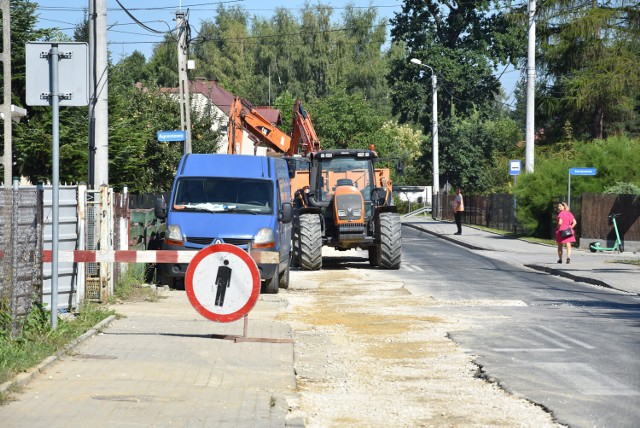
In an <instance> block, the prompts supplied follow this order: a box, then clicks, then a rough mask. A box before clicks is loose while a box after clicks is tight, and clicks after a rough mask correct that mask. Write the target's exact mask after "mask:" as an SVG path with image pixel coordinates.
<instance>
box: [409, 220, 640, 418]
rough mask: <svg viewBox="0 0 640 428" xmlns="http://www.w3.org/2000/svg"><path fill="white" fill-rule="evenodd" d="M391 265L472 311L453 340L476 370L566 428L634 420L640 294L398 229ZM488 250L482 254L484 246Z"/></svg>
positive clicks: (639, 411)
mask: <svg viewBox="0 0 640 428" xmlns="http://www.w3.org/2000/svg"><path fill="white" fill-rule="evenodd" d="M402 233H403V262H402V263H403V264H402V268H401V270H400V271H399V272H398V274H399V275H401V276H402V279H403V280H404V281H406V285H407V288H409V289H410V290H411V291H412V292H413V293H416V294H424V295H430V296H432V297H433V298H434V299H436V300H440V301H443V302H445V304H443V305H442V307H441V308H439V309H438V310H439V311H441V312H442V313H443V315H444V314H452V313H455V314H456V315H457V316H464V317H467V318H471V319H472V320H473V324H474V325H475V326H476V328H474V329H473V330H471V331H469V330H466V331H461V332H452V333H451V338H452V339H453V340H455V341H456V342H457V343H459V344H460V345H461V346H462V347H463V348H464V349H465V351H466V352H468V353H469V354H471V355H474V356H476V362H477V363H478V365H479V366H480V367H481V373H479V375H480V376H484V377H486V378H488V379H490V380H492V381H495V382H498V383H499V384H500V385H501V386H502V387H503V388H505V389H507V390H509V391H511V392H513V393H514V394H516V395H518V396H522V397H525V398H527V399H529V400H531V401H532V402H535V403H538V404H540V405H542V406H544V407H545V408H547V409H548V410H549V411H550V412H552V413H553V415H554V417H555V418H556V419H557V421H558V422H560V423H562V424H566V425H569V426H572V427H594V426H597V427H637V426H638V421H640V359H639V358H638V355H640V298H639V297H638V296H636V295H630V294H626V293H621V292H618V291H615V290H611V289H606V288H601V287H597V286H593V285H588V284H582V283H577V282H573V281H567V280H564V279H561V278H558V277H555V276H551V275H548V274H546V273H540V272H536V271H533V270H528V269H526V268H524V267H519V266H515V265H510V264H507V263H505V262H502V261H499V260H495V259H492V258H489V257H486V256H484V255H483V254H482V253H483V252H482V251H474V250H468V249H466V248H463V247H460V246H458V245H455V244H452V243H450V242H447V241H444V240H442V239H439V238H436V237H433V236H431V235H429V234H426V233H421V232H419V231H416V230H414V229H411V228H408V227H404V228H403V230H402ZM485 254H486V253H485Z"/></svg>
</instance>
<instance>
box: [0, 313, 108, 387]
mask: <svg viewBox="0 0 640 428" xmlns="http://www.w3.org/2000/svg"><path fill="white" fill-rule="evenodd" d="M112 314H114V312H113V311H109V310H107V309H106V308H105V307H103V306H100V305H97V304H92V303H85V304H83V305H82V306H81V307H80V308H79V310H78V312H77V313H76V314H74V315H71V316H69V317H59V318H58V328H57V329H56V330H55V331H54V330H52V329H51V324H50V321H51V314H50V312H49V311H47V310H45V309H44V308H43V307H42V306H41V305H35V306H34V307H33V309H32V310H31V312H30V313H29V314H28V315H27V316H26V317H25V318H24V319H22V320H21V321H20V323H19V324H20V325H19V328H18V329H17V330H18V331H20V333H19V335H18V336H17V337H15V338H12V337H11V330H12V328H11V327H12V326H11V324H12V322H11V318H10V316H9V312H8V311H5V310H3V311H1V312H0V317H1V318H2V320H1V321H0V383H4V382H6V381H8V380H10V379H12V378H13V377H14V376H15V375H17V374H18V373H21V372H25V371H27V370H28V369H30V368H31V367H33V366H35V365H37V364H39V363H40V362H41V361H42V360H44V359H45V358H46V357H48V356H50V355H53V354H55V353H57V352H59V351H61V350H63V349H64V348H65V346H67V344H69V343H71V342H72V341H73V340H75V339H76V338H78V337H79V336H81V335H82V334H84V333H85V332H86V331H88V330H89V329H91V328H92V327H93V326H95V325H96V324H97V323H99V322H100V321H102V320H103V319H105V318H107V317H108V316H109V315H112Z"/></svg>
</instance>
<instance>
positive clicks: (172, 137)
mask: <svg viewBox="0 0 640 428" xmlns="http://www.w3.org/2000/svg"><path fill="white" fill-rule="evenodd" d="M186 138H187V135H186V133H185V132H184V131H158V141H161V142H165V141H184V140H185V139H186Z"/></svg>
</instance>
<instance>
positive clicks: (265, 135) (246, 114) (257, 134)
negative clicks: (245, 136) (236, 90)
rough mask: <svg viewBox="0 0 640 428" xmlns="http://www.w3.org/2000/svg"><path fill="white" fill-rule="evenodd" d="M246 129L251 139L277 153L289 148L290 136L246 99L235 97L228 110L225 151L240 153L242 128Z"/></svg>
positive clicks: (287, 150)
mask: <svg viewBox="0 0 640 428" xmlns="http://www.w3.org/2000/svg"><path fill="white" fill-rule="evenodd" d="M243 129H246V130H247V132H248V133H249V135H250V136H251V137H252V139H253V140H255V141H257V142H258V143H259V144H262V145H265V146H267V147H269V148H271V149H273V150H275V151H277V152H279V153H288V152H289V150H290V149H291V137H289V136H288V135H287V134H285V133H284V132H282V131H281V130H280V129H278V128H277V127H276V126H275V125H273V124H271V122H269V121H268V120H267V119H266V118H265V117H264V116H262V115H261V114H260V113H258V112H257V111H256V110H255V108H254V107H253V106H252V105H251V104H249V103H248V102H247V101H244V100H241V99H240V98H239V97H236V98H235V99H234V100H233V103H232V104H231V109H230V111H229V130H228V133H227V134H228V138H229V145H228V148H227V153H230V154H234V153H242V130H243Z"/></svg>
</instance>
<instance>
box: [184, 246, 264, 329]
mask: <svg viewBox="0 0 640 428" xmlns="http://www.w3.org/2000/svg"><path fill="white" fill-rule="evenodd" d="M184 285H185V289H186V291H187V296H188V298H189V302H190V303H191V306H193V307H194V309H195V310H196V311H198V313H200V315H202V316H203V317H205V318H207V319H210V320H211V321H217V322H231V321H236V320H238V319H240V318H242V317H243V316H245V315H246V314H248V313H249V311H250V310H251V309H252V308H253V306H254V305H255V304H256V301H257V300H258V296H259V295H260V272H259V271H258V267H257V266H256V262H255V261H254V260H253V259H252V258H251V256H249V254H247V252H246V251H244V250H242V249H241V248H239V247H236V246H235V245H230V244H215V245H211V246H209V247H205V248H203V249H202V250H200V251H198V253H197V254H196V255H195V256H194V258H193V260H191V263H189V266H188V267H187V272H186V276H185V278H184Z"/></svg>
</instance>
